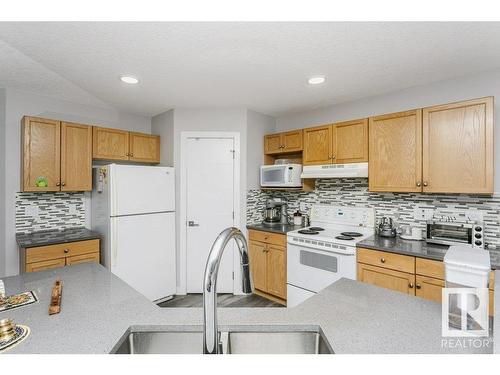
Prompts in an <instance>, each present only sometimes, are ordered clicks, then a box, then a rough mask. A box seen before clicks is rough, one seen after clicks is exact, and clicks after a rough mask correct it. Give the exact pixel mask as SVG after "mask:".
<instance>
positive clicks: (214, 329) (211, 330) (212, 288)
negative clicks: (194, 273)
mask: <svg viewBox="0 0 500 375" xmlns="http://www.w3.org/2000/svg"><path fill="white" fill-rule="evenodd" d="M232 238H234V240H235V242H236V244H237V245H238V250H239V251H240V257H241V262H240V264H241V281H242V283H243V285H242V290H243V293H245V294H251V293H252V281H251V276H250V264H249V261H248V246H247V240H246V239H245V236H243V233H241V231H240V230H239V229H238V228H234V227H232V228H227V229H225V230H224V231H222V232H221V234H219V236H218V237H217V238H216V239H215V242H214V243H213V245H212V248H211V249H210V254H209V255H208V259H207V265H206V266H205V276H204V280H203V318H204V324H205V325H204V327H203V328H204V329H203V353H204V354H218V353H219V352H220V350H219V335H218V326H217V274H218V272H219V265H220V262H221V259H222V254H223V253H224V249H225V248H226V246H227V243H228V242H229V241H230V240H231V239H232Z"/></svg>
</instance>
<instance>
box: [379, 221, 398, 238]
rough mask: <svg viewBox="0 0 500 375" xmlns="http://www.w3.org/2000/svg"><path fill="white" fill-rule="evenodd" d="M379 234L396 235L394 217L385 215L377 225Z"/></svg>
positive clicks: (381, 235) (383, 235)
mask: <svg viewBox="0 0 500 375" xmlns="http://www.w3.org/2000/svg"><path fill="white" fill-rule="evenodd" d="M377 234H378V235H379V236H380V237H396V228H394V223H393V221H392V218H390V217H387V216H384V217H383V218H382V220H381V221H380V223H379V224H378V225H377Z"/></svg>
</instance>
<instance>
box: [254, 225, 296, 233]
mask: <svg viewBox="0 0 500 375" xmlns="http://www.w3.org/2000/svg"><path fill="white" fill-rule="evenodd" d="M301 228H305V227H303V226H302V225H293V224H281V225H275V226H273V227H270V226H267V225H264V224H262V223H255V224H247V229H254V230H260V231H263V232H271V233H280V234H287V233H288V232H291V231H292V230H297V229H301Z"/></svg>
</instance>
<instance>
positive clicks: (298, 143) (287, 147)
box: [281, 129, 303, 152]
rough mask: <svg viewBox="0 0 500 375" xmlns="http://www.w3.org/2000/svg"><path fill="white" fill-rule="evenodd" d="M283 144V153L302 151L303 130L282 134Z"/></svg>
mask: <svg viewBox="0 0 500 375" xmlns="http://www.w3.org/2000/svg"><path fill="white" fill-rule="evenodd" d="M281 142H282V146H283V147H282V150H283V152H296V151H302V148H303V147H302V129H301V130H294V131H290V132H286V133H282V135H281Z"/></svg>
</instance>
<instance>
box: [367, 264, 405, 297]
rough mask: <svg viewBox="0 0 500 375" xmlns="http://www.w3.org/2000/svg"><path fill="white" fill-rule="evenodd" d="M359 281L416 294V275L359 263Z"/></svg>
mask: <svg viewBox="0 0 500 375" xmlns="http://www.w3.org/2000/svg"><path fill="white" fill-rule="evenodd" d="M358 280H359V281H362V282H365V283H368V284H373V285H376V286H379V287H381V288H387V289H391V290H395V291H398V292H402V293H407V294H412V295H414V294H415V288H414V287H415V275H413V274H410V273H406V272H399V271H394V270H390V269H387V268H382V267H376V266H371V265H368V264H363V263H358Z"/></svg>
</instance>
